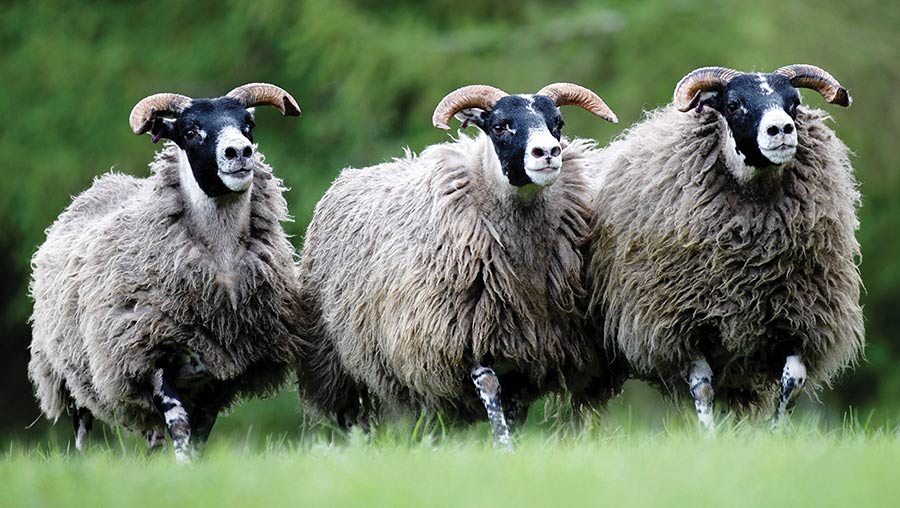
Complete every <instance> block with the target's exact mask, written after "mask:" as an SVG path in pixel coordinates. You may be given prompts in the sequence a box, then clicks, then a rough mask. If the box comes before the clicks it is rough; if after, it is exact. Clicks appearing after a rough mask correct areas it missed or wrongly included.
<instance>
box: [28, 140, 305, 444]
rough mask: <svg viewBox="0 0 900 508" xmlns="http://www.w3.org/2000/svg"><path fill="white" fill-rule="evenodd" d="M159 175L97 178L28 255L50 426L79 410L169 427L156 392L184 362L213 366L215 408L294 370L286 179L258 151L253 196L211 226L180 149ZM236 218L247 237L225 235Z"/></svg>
mask: <svg viewBox="0 0 900 508" xmlns="http://www.w3.org/2000/svg"><path fill="white" fill-rule="evenodd" d="M150 168H151V170H152V173H153V174H152V175H151V176H150V177H148V178H134V177H131V176H126V175H122V174H116V173H108V174H105V175H103V176H101V177H99V178H97V179H96V180H95V181H94V184H93V185H92V186H91V188H90V189H88V190H87V191H85V192H83V193H82V194H80V195H79V196H77V197H76V198H75V199H74V200H73V202H72V203H71V204H70V205H69V207H68V208H67V209H66V210H65V211H64V212H63V213H62V215H60V217H59V218H58V219H57V221H56V222H55V223H54V224H53V225H52V226H51V227H50V228H49V229H48V230H47V240H46V241H45V242H44V244H43V245H41V246H40V248H39V249H38V250H37V252H36V253H35V255H34V257H33V259H32V268H33V277H32V281H31V294H32V297H33V298H34V314H33V315H32V325H33V339H32V343H31V362H30V364H29V369H28V373H29V377H30V378H31V380H32V382H33V384H34V387H35V390H36V393H37V398H38V400H39V401H40V405H41V409H42V410H43V412H44V414H45V415H46V416H47V417H49V418H51V419H54V420H55V419H57V418H59V417H60V415H61V414H62V413H64V412H66V411H67V410H69V409H70V408H72V407H80V408H86V409H88V410H90V411H91V412H92V413H93V414H94V415H96V416H98V417H100V418H102V419H104V420H106V421H109V422H116V423H119V424H122V425H124V426H126V427H129V428H132V429H136V430H149V429H153V428H158V427H161V426H162V425H163V420H162V416H161V415H160V414H159V412H158V411H157V410H156V409H155V408H154V405H153V401H152V400H151V398H152V397H151V393H150V392H149V390H148V386H149V385H150V384H151V377H152V375H153V372H154V370H155V369H156V368H158V367H160V366H161V365H166V364H170V363H174V364H177V363H179V362H180V361H181V360H182V359H183V358H192V359H195V360H197V361H199V362H200V363H201V364H203V365H205V367H206V368H207V369H208V371H209V375H210V376H211V377H212V378H213V383H212V384H211V388H212V393H211V394H210V395H209V397H211V398H210V399H208V400H206V401H205V402H206V403H207V404H209V407H210V408H211V409H212V410H214V411H217V410H220V409H223V408H225V407H227V406H228V405H229V404H231V403H232V402H233V401H234V400H235V399H236V398H237V397H241V396H249V395H261V394H267V393H271V392H273V391H274V390H275V389H277V388H278V387H279V386H281V385H282V383H283V381H284V380H285V376H286V374H287V373H288V372H292V371H293V362H294V358H295V353H296V351H297V345H298V342H297V341H298V335H297V333H296V330H295V324H294V323H295V320H296V311H297V308H298V303H299V299H298V292H297V288H296V264H295V251H294V249H293V247H292V246H291V244H290V242H289V241H288V238H287V236H286V235H285V232H284V230H283V229H282V226H281V223H282V222H284V221H286V220H289V217H288V214H287V207H286V203H285V200H284V198H283V197H282V193H283V191H284V188H283V186H282V183H281V181H280V180H279V179H278V178H275V177H274V176H273V175H272V171H271V168H270V167H269V166H268V165H267V164H265V163H264V162H263V159H262V155H259V156H258V157H257V159H256V161H255V163H254V167H253V170H254V172H255V177H254V180H253V184H252V188H251V190H250V191H248V192H247V193H244V194H241V195H239V196H235V197H234V198H233V199H234V201H235V202H234V203H232V205H234V206H233V207H232V208H231V209H229V210H230V211H229V210H219V212H220V215H217V216H216V217H217V220H220V222H219V223H218V225H219V227H220V228H221V230H215V225H211V224H207V225H200V224H198V223H197V221H196V219H197V217H195V216H194V215H193V214H191V213H189V212H190V207H189V206H188V204H187V203H186V199H187V198H186V193H185V192H183V189H182V184H181V179H180V178H179V156H178V147H177V146H175V144H174V143H171V142H167V145H166V146H165V147H164V148H163V149H162V150H161V151H160V152H158V153H157V155H156V158H155V160H154V161H153V162H152V163H151V165H150ZM241 200H244V201H241ZM222 206H224V207H225V208H228V206H231V205H228V204H226V205H222ZM242 207H243V208H242ZM241 210H243V212H241ZM229 221H231V222H229ZM234 221H238V222H237V223H238V226H237V227H236V228H234V230H235V231H240V233H239V235H238V236H237V237H234V238H231V237H227V236H226V235H224V234H219V233H221V232H223V231H228V232H231V233H232V234H233V230H232V227H233V226H235V222H234ZM213 222H215V221H213ZM209 227H211V228H213V229H204V228H209ZM203 231H205V234H204V233H203ZM217 235H218V236H217ZM211 238H217V240H216V241H215V242H212V243H211V242H210V239H211ZM224 267H230V269H227V268H224Z"/></svg>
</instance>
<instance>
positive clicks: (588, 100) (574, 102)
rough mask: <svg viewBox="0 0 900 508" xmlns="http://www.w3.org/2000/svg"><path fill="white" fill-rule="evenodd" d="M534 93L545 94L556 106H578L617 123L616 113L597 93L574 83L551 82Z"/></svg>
mask: <svg viewBox="0 0 900 508" xmlns="http://www.w3.org/2000/svg"><path fill="white" fill-rule="evenodd" d="M536 95H546V96H547V97H550V99H552V100H553V102H555V103H556V105H557V106H578V107H580V108H584V109H586V110H588V111H590V112H591V113H593V114H595V115H597V116H599V117H600V118H602V119H604V120H606V121H607V122H612V123H619V119H618V118H617V117H616V114H615V113H613V111H612V110H611V109H609V106H607V105H606V103H605V102H603V99H601V98H600V96H599V95H597V94H596V93H594V92H592V91H591V90H588V89H587V88H585V87H583V86H580V85H576V84H574V83H553V84H551V85H547V86H545V87H544V88H541V89H540V90H539V91H538V93H537V94H536Z"/></svg>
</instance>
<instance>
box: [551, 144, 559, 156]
mask: <svg viewBox="0 0 900 508" xmlns="http://www.w3.org/2000/svg"><path fill="white" fill-rule="evenodd" d="M560 152H562V150H561V149H560V148H559V147H558V146H554V147H553V150H550V155H551V156H553V157H559V154H560Z"/></svg>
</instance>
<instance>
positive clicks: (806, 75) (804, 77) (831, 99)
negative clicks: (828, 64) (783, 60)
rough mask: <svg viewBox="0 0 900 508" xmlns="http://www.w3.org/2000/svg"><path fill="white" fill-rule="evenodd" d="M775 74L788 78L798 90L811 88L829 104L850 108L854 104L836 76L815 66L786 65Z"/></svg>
mask: <svg viewBox="0 0 900 508" xmlns="http://www.w3.org/2000/svg"><path fill="white" fill-rule="evenodd" d="M773 74H781V75H782V76H787V78H788V79H790V80H791V85H793V86H794V87H796V88H810V89H812V90H815V91H817V92H819V93H820V94H822V97H824V98H825V100H826V101H828V103H829V104H837V105H838V106H844V107H845V108H846V107H849V106H850V104H853V98H852V97H850V93H849V92H847V89H846V88H844V87H842V86H841V84H840V83H838V80H836V79H834V76H832V75H831V74H828V73H827V72H825V70H824V69H821V68H819V67H816V66H815V65H807V64H794V65H785V66H784V67H781V68H780V69H777V70H776V71H775V72H774V73H773Z"/></svg>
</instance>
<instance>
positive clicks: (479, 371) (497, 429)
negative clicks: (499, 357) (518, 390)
mask: <svg viewBox="0 0 900 508" xmlns="http://www.w3.org/2000/svg"><path fill="white" fill-rule="evenodd" d="M471 376H472V382H473V383H474V384H475V389H476V390H477V391H478V396H479V397H481V402H482V403H483V404H484V408H485V409H486V410H487V415H488V421H490V422H491V432H492V434H493V436H494V447H495V448H498V449H501V450H504V451H512V450H513V444H512V438H511V437H510V435H509V426H508V425H507V424H506V418H505V417H504V416H503V405H502V403H501V402H500V380H499V379H498V378H497V374H496V373H495V372H494V371H493V370H492V369H489V368H487V367H482V366H481V365H478V366H476V367H475V368H474V369H472V372H471Z"/></svg>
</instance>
